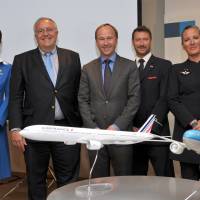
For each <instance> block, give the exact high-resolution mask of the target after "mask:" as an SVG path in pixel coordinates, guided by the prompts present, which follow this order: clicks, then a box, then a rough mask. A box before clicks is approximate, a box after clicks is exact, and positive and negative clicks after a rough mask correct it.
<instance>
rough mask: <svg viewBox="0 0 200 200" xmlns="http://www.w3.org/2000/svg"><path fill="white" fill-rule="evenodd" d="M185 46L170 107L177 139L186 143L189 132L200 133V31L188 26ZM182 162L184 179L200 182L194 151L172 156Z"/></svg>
mask: <svg viewBox="0 0 200 200" xmlns="http://www.w3.org/2000/svg"><path fill="white" fill-rule="evenodd" d="M181 39H182V46H183V48H184V50H185V51H186V53H187V55H188V59H187V60H186V61H185V62H183V63H179V64H176V65H174V66H173V68H172V73H171V75H170V81H169V106H170V109H171V111H172V113H173V114H174V115H175V126H174V134H173V139H175V140H177V141H182V137H183V133H184V132H185V131H186V130H188V129H195V130H200V30H199V28H198V27H197V26H188V27H186V28H185V29H184V31H183V33H182V35H181ZM171 158H172V159H174V160H178V161H180V166H181V175H182V177H183V178H187V179H192V180H199V179H200V170H199V164H200V156H199V155H197V154H196V153H195V152H194V151H189V150H184V152H183V154H181V155H175V154H171Z"/></svg>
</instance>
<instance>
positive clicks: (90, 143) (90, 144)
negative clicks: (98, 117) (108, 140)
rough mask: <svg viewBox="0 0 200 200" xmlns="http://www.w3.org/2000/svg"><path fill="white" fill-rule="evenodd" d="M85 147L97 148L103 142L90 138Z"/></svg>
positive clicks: (101, 145)
mask: <svg viewBox="0 0 200 200" xmlns="http://www.w3.org/2000/svg"><path fill="white" fill-rule="evenodd" d="M86 147H87V149H89V150H99V149H101V148H102V147H103V144H102V143H101V142H99V141H95V140H90V141H89V142H88V143H87V144H86Z"/></svg>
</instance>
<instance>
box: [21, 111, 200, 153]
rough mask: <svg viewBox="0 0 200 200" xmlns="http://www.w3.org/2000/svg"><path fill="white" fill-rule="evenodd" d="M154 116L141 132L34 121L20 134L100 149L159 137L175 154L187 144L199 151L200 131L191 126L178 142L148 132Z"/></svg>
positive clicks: (149, 140)
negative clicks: (38, 123)
mask: <svg viewBox="0 0 200 200" xmlns="http://www.w3.org/2000/svg"><path fill="white" fill-rule="evenodd" d="M155 119H156V118H155V115H151V116H150V117H149V118H148V120H147V121H146V122H145V123H144V125H143V126H142V127H141V128H140V129H139V130H138V132H128V131H110V130H102V129H90V128H75V127H64V126H52V125H32V126H28V127H26V128H24V129H23V130H21V131H20V134H21V135H22V136H23V137H25V138H27V139H30V140H37V141H49V142H50V141H52V142H64V143H65V144H66V145H73V144H76V143H81V144H86V147H87V148H88V149H89V150H99V149H101V148H102V147H103V145H108V144H118V145H119V144H120V145H127V144H135V143H140V142H145V141H148V142H157V141H159V142H168V143H171V145H170V150H171V151H172V152H173V153H176V154H181V153H182V152H183V150H184V149H185V148H187V149H191V150H194V151H196V152H197V153H199V154H200V131H194V130H190V131H189V132H186V133H185V134H184V137H183V143H182V142H178V141H175V140H172V139H170V138H169V137H164V136H159V135H155V134H151V133H149V131H150V130H151V127H152V125H153V123H154V121H155Z"/></svg>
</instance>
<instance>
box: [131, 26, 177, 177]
mask: <svg viewBox="0 0 200 200" xmlns="http://www.w3.org/2000/svg"><path fill="white" fill-rule="evenodd" d="M151 40H152V35H151V32H150V30H149V29H148V28H147V27H145V26H141V27H138V28H136V29H135V30H134V31H133V33H132V42H133V46H134V48H135V52H136V64H137V66H138V68H139V71H140V85H141V104H140V108H139V110H138V112H137V114H136V116H135V118H134V120H133V126H134V128H133V130H134V131H137V130H138V128H140V127H141V126H142V124H143V123H144V122H145V121H146V120H147V118H148V117H149V116H150V115H151V114H155V115H156V118H157V121H156V122H155V123H154V125H153V128H152V132H153V133H155V134H158V135H162V136H168V135H170V132H169V124H168V118H167V114H168V106H167V96H166V93H167V85H168V75H169V71H170V68H171V62H169V61H167V60H164V59H161V58H158V57H155V56H154V55H152V53H151ZM133 148H134V150H133V154H134V157H133V162H134V166H133V174H134V175H147V171H148V163H149V160H150V161H151V163H152V165H153V168H154V171H155V173H156V175H158V176H173V174H174V173H173V166H172V161H170V159H169V146H168V145H163V144H161V143H160V144H159V143H157V144H153V145H151V144H148V143H145V144H138V145H134V147H133Z"/></svg>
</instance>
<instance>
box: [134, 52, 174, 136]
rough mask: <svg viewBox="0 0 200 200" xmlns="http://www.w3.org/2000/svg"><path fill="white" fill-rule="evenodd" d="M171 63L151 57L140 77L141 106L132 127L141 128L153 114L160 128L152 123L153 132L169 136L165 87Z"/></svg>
mask: <svg viewBox="0 0 200 200" xmlns="http://www.w3.org/2000/svg"><path fill="white" fill-rule="evenodd" d="M170 68H171V62H170V61H167V60H164V59H162V58H158V57H155V56H154V55H152V56H151V57H150V59H149V61H148V62H147V64H146V66H145V69H144V70H143V72H142V74H141V75H140V85H141V104H140V108H139V111H138V112H137V114H136V116H135V118H134V121H133V125H134V126H135V127H138V128H139V127H141V126H142V124H143V123H144V122H145V121H146V120H147V118H148V117H149V116H150V115H151V114H155V115H156V118H157V120H158V122H159V123H161V124H162V125H163V126H160V125H159V124H157V123H154V126H153V131H154V132H155V133H156V134H159V135H169V126H168V119H167V113H168V105H167V87H168V78H169V71H170Z"/></svg>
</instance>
